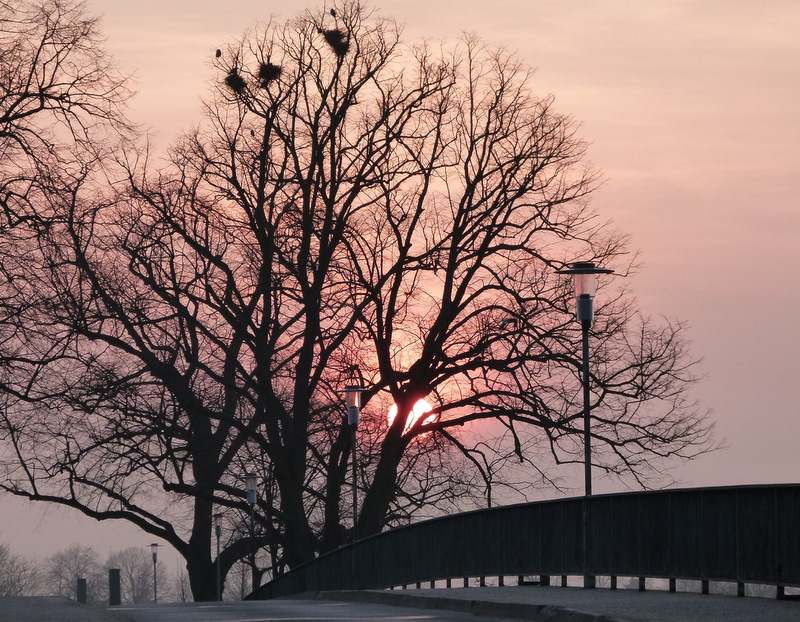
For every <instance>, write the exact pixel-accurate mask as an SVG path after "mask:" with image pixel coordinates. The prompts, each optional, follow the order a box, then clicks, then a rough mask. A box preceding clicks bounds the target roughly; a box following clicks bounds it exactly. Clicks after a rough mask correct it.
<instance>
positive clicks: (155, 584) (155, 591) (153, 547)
mask: <svg viewBox="0 0 800 622" xmlns="http://www.w3.org/2000/svg"><path fill="white" fill-rule="evenodd" d="M150 552H151V553H152V554H153V602H154V603H156V604H158V571H157V570H156V569H157V567H158V544H157V543H156V542H153V544H151V545H150Z"/></svg>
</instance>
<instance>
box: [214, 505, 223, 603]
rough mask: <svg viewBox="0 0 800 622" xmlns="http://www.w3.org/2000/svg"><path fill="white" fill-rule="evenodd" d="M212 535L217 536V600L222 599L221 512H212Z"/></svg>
mask: <svg viewBox="0 0 800 622" xmlns="http://www.w3.org/2000/svg"><path fill="white" fill-rule="evenodd" d="M214 535H216V536H217V563H216V566H217V600H218V601H221V600H222V568H221V567H220V559H219V538H220V536H221V535H222V514H220V513H217V514H214Z"/></svg>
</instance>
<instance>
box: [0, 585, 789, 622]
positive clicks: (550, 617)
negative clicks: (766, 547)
mask: <svg viewBox="0 0 800 622" xmlns="http://www.w3.org/2000/svg"><path fill="white" fill-rule="evenodd" d="M281 600H282V601H283V602H279V601H248V602H246V603H241V604H237V603H222V604H221V605H220V604H215V603H196V604H192V603H190V604H186V605H179V604H169V605H146V606H139V607H125V606H123V607H113V608H94V607H87V606H85V605H78V604H76V603H74V602H72V601H68V600H65V599H59V598H0V622H131V621H137V620H139V621H147V622H150V621H151V620H153V621H155V620H162V619H163V620H185V621H186V622H194V621H195V620H200V619H202V620H206V621H209V622H223V621H225V620H237V621H241V620H244V619H246V620H248V622H261V621H266V620H271V621H272V620H276V621H279V620H295V621H297V620H321V619H324V618H321V617H318V616H317V614H313V615H311V614H307V613H303V612H302V611H301V608H300V603H295V604H290V603H289V602H286V601H289V600H295V601H299V600H313V601H315V602H317V603H326V602H327V603H335V602H343V601H346V602H349V603H361V604H363V606H364V610H363V615H362V614H361V613H359V615H358V616H352V617H347V616H345V617H341V615H340V616H339V617H336V618H335V619H337V620H349V619H356V618H358V619H362V620H367V619H382V620H388V619H391V617H392V616H391V614H389V615H388V617H387V614H386V613H382V614H381V616H380V617H378V614H377V613H375V614H374V615H373V614H372V613H370V612H372V611H375V609H371V607H373V608H374V607H375V606H381V607H382V609H388V607H387V606H392V607H397V608H402V609H404V610H406V611H407V610H408V609H417V610H420V609H422V610H425V611H424V612H423V611H420V612H419V613H420V615H418V616H413V617H415V618H416V619H422V618H426V619H448V620H453V619H455V620H459V619H463V620H470V619H472V620H477V621H478V622H479V621H480V620H481V619H484V620H489V619H492V620H495V619H501V618H505V619H516V620H531V621H533V622H800V601H797V600H780V601H779V600H774V599H768V598H754V597H748V598H737V597H735V596H720V595H701V594H687V593H681V592H678V593H668V592H660V591H647V592H638V591H634V590H614V591H611V590H607V589H596V590H584V589H581V588H572V587H569V588H562V587H536V586H520V587H485V588H479V587H475V588H451V589H418V590H395V591H386V590H384V591H378V590H370V591H361V592H355V591H350V592H319V593H314V594H305V595H303V596H302V597H298V598H294V599H281ZM310 604H311V603H310ZM245 610H246V615H245V617H244V618H243V617H242V615H243V614H244V613H245ZM355 610H356V611H360V610H359V609H358V608H356V609H355ZM397 611H398V617H397V618H396V619H409V617H408V616H407V614H405V613H402V612H401V611H402V610H401V609H397ZM437 612H438V613H437ZM448 612H455V613H456V614H457V615H456V616H451V615H449V614H448ZM201 613H202V616H203V617H202V618H201V617H200V614H201ZM341 613H344V610H342V611H341ZM162 614H163V615H162ZM422 614H424V615H422ZM439 614H441V616H442V617H439ZM351 615H352V614H351ZM231 616H233V617H231ZM474 616H477V617H474Z"/></svg>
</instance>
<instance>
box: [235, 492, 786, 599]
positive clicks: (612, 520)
mask: <svg viewBox="0 0 800 622" xmlns="http://www.w3.org/2000/svg"><path fill="white" fill-rule="evenodd" d="M585 503H588V516H589V524H590V536H589V546H588V547H587V548H588V551H587V554H586V555H584V547H583V534H582V513H583V508H584V504H585ZM585 572H587V573H588V574H592V575H597V576H610V577H617V576H622V577H640V578H641V579H644V578H663V579H670V580H671V581H672V584H673V585H674V580H677V579H690V580H700V581H703V582H706V584H707V582H708V581H727V582H735V583H737V584H739V585H740V586H743V585H744V584H745V583H758V584H771V585H776V586H778V594H779V595H781V594H783V588H784V587H786V586H795V587H796V586H800V484H785V485H770V486H729V487H718V488H694V489H681V490H664V491H648V492H631V493H622V494H610V495H596V496H593V497H591V498H589V499H588V500H587V499H585V498H583V497H576V498H569V499H560V500H552V501H539V502H533V503H526V504H519V505H512V506H504V507H496V508H491V509H486V510H478V511H475V512H465V513H463V514H455V515H451V516H443V517H440V518H435V519H432V520H428V521H424V522H420V523H415V524H412V525H409V526H407V527H402V528H398V529H393V530H390V531H387V532H384V533H381V534H378V535H376V536H373V537H370V538H365V539H364V540H360V541H358V542H356V543H354V544H352V545H349V546H346V547H343V548H341V549H339V550H337V551H334V552H331V553H328V554H326V555H323V556H321V557H319V558H317V559H315V560H313V561H311V562H309V563H307V564H304V565H302V566H299V567H298V568H296V569H293V570H291V571H290V572H287V573H286V574H284V575H281V576H279V577H276V578H275V579H273V580H272V581H270V582H269V583H267V584H265V585H263V586H262V587H261V588H259V589H258V590H257V591H256V592H254V593H253V594H252V595H251V596H250V598H254V599H268V598H275V597H278V596H289V595H293V594H299V593H303V592H312V591H330V590H364V589H383V588H389V587H394V586H401V585H409V584H415V583H423V582H431V581H436V580H447V579H455V578H462V577H483V576H510V575H517V576H523V575H524V576H529V575H538V576H559V575H560V576H566V575H583V574H584V573H585Z"/></svg>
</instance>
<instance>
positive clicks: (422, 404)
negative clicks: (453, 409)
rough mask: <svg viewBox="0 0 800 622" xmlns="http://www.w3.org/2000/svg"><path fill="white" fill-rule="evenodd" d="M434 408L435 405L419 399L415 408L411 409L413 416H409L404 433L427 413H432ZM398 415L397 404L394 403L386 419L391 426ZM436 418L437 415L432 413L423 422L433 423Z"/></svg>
mask: <svg viewBox="0 0 800 622" xmlns="http://www.w3.org/2000/svg"><path fill="white" fill-rule="evenodd" d="M431 410H433V406H431V405H430V404H429V403H428V402H427V401H425V400H419V401H418V402H417V403H416V404H414V408H413V410H412V411H411V416H410V417H409V418H408V421H407V422H406V428H405V430H403V434H405V433H406V432H408V431H409V430H410V429H411V428H412V427H414V424H416V423H417V421H419V420H420V419H421V418H422V417H424V416H425V415H426V414H428V413H430V411H431ZM396 416H397V404H392V407H391V408H390V409H389V412H388V413H387V414H386V419H387V421H388V423H389V426H390V427H391V425H392V423H393V422H394V418H395V417H396ZM435 420H436V415H433V414H430V415H428V416H427V417H425V419H424V420H423V421H422V423H432V422H433V421H435Z"/></svg>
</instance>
